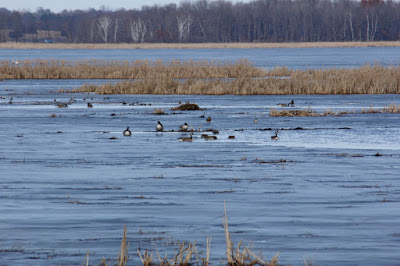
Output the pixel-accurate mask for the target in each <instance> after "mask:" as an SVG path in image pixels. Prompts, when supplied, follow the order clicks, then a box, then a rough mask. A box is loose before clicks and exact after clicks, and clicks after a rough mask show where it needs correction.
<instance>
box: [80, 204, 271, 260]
mask: <svg viewBox="0 0 400 266" xmlns="http://www.w3.org/2000/svg"><path fill="white" fill-rule="evenodd" d="M224 211H225V217H224V219H223V226H224V232H225V240H226V253H225V255H226V264H225V265H228V266H245V265H246V266H247V265H264V266H278V265H279V263H278V260H279V258H278V256H279V252H278V253H277V254H276V255H275V256H274V257H272V259H271V260H270V261H268V260H266V259H264V258H263V256H262V254H261V253H260V254H258V255H256V254H254V253H253V252H252V251H251V248H252V246H251V243H249V244H248V245H247V246H246V247H243V248H242V240H241V241H240V242H239V244H238V245H237V247H236V248H235V247H234V244H233V241H232V238H231V234H230V232H229V226H228V216H227V214H226V203H225V202H224ZM126 232H127V229H126V226H124V236H123V238H122V241H121V250H120V254H119V256H118V258H117V259H116V260H115V261H116V262H117V263H116V264H115V265H118V266H126V265H128V264H127V263H128V261H129V254H128V246H129V242H127V238H126ZM206 248H207V250H206V253H205V254H206V257H201V256H200V255H199V252H198V250H197V246H196V241H195V242H192V243H188V244H186V243H185V242H183V243H178V251H177V253H176V254H173V255H172V256H171V257H170V258H169V257H168V255H166V256H165V257H160V255H159V254H158V252H157V251H156V255H154V254H153V253H151V252H149V251H147V250H146V251H144V252H142V251H140V250H139V249H138V250H137V254H138V256H139V258H140V260H141V262H142V264H143V266H156V265H159V266H177V265H179V266H190V265H202V266H208V265H210V252H211V236H209V237H207V245H206ZM84 265H86V266H88V265H89V251H88V252H87V253H86V256H85V258H84V260H83V263H82V266H84ZM99 265H102V266H106V265H108V264H107V263H106V260H105V259H102V260H101V262H100V264H99Z"/></svg>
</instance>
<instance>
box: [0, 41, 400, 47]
mask: <svg viewBox="0 0 400 266" xmlns="http://www.w3.org/2000/svg"><path fill="white" fill-rule="evenodd" d="M358 47H400V41H388V42H299V43H116V44H114V43H14V42H7V43H0V49H274V48H358Z"/></svg>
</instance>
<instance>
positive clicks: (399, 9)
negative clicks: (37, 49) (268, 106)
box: [0, 0, 400, 43]
mask: <svg viewBox="0 0 400 266" xmlns="http://www.w3.org/2000/svg"><path fill="white" fill-rule="evenodd" d="M399 37H400V3H399V2H395V1H383V0H361V1H355V0H254V1H251V2H249V3H242V2H237V3H232V2H230V1H225V0H215V1H211V0H210V1H209V0H196V1H182V2H181V3H180V4H179V5H176V4H167V5H163V6H160V5H154V6H143V7H142V8H141V9H133V10H126V9H119V10H107V9H105V8H102V9H100V10H95V9H89V10H64V11H62V12H59V13H54V12H52V11H50V10H49V9H43V8H39V9H37V10H36V11H35V12H29V11H10V10H7V9H5V8H0V42H6V41H17V42H19V41H33V42H39V41H43V40H44V39H54V41H57V42H70V43H143V42H147V43H154V42H165V43H169V42H171V43H172V42H194V43H196V42H326V41H394V40H399Z"/></svg>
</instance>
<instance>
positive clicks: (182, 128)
mask: <svg viewBox="0 0 400 266" xmlns="http://www.w3.org/2000/svg"><path fill="white" fill-rule="evenodd" d="M188 128H189V126H188V124H187V123H185V124H183V125H181V126H180V130H181V131H182V132H186V131H187V130H188Z"/></svg>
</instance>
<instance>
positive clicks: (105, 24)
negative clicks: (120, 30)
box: [97, 15, 112, 43]
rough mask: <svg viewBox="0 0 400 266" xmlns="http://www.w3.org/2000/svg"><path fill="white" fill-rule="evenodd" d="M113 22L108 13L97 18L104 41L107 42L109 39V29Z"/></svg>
mask: <svg viewBox="0 0 400 266" xmlns="http://www.w3.org/2000/svg"><path fill="white" fill-rule="evenodd" d="M111 23H112V19H111V17H109V16H107V15H104V16H101V17H100V18H99V19H98V20H97V27H98V29H99V31H100V35H101V38H102V39H103V41H104V42H105V43H106V42H107V40H108V31H109V30H110V27H111Z"/></svg>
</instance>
